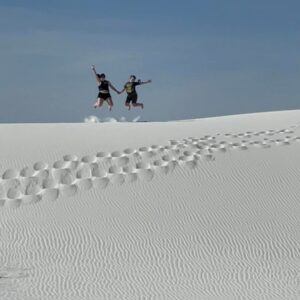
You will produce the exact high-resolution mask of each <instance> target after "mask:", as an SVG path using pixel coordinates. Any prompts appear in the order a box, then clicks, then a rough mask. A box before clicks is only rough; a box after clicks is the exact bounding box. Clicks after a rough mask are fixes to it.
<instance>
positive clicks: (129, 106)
mask: <svg viewBox="0 0 300 300" xmlns="http://www.w3.org/2000/svg"><path fill="white" fill-rule="evenodd" d="M125 106H126V107H128V110H130V108H131V105H130V102H128V101H126V102H125Z"/></svg>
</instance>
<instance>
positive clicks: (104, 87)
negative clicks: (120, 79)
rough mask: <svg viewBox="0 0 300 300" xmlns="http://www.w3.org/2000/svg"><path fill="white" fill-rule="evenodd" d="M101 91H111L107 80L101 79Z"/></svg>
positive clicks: (99, 86)
mask: <svg viewBox="0 0 300 300" xmlns="http://www.w3.org/2000/svg"><path fill="white" fill-rule="evenodd" d="M98 88H99V91H100V92H101V91H108V92H109V85H108V81H107V80H103V81H101V83H100V84H99V85H98Z"/></svg>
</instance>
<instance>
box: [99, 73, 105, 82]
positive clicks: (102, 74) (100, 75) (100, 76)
mask: <svg viewBox="0 0 300 300" xmlns="http://www.w3.org/2000/svg"><path fill="white" fill-rule="evenodd" d="M97 76H98V78H99V79H100V80H105V74H104V73H101V74H97Z"/></svg>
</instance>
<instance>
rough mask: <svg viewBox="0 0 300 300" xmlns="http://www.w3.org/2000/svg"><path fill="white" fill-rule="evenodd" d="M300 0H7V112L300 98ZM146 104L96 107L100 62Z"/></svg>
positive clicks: (188, 110)
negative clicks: (131, 79)
mask: <svg viewBox="0 0 300 300" xmlns="http://www.w3.org/2000/svg"><path fill="white" fill-rule="evenodd" d="M299 10H300V2H299V1H296V0H295V1H293V0H285V1H283V0H282V1H279V0H260V1H258V0H226V1H225V0H185V1H176V0H153V1H144V0H138V1H136V0H122V1H121V0H110V1H107V0H106V1H102V0H98V1H95V0H81V1H79V0H51V1H49V0H47V1H45V0H36V1H34V0H26V1H24V0H22V1H21V0H19V1H18V0H5V1H4V0H0V66H1V72H0V105H1V106H0V123H48V122H51V123H52V122H55V123H56V122H59V123H61V122H63V123H64V122H66V123H69V122H83V120H84V118H86V117H88V116H91V115H95V116H97V117H99V118H107V117H113V118H120V117H122V116H123V117H125V118H126V119H128V120H131V119H133V118H135V117H136V116H138V115H140V116H141V120H144V121H168V120H180V119H193V118H203V117H213V116H222V115H232V114H241V113H253V112H262V111H275V110H290V109H299V107H300V97H299V95H300V84H299V81H300V69H299V67H300V18H299ZM92 64H94V65H95V66H96V69H97V72H98V73H102V72H103V73H105V74H106V77H107V79H108V80H110V81H111V83H112V84H113V85H114V86H115V87H116V88H117V89H119V90H120V89H122V88H123V86H124V84H125V82H126V81H127V79H128V76H129V75H130V74H135V75H136V76H137V78H138V79H141V80H148V79H151V80H152V83H151V84H147V85H143V86H140V87H137V91H138V94H139V100H140V101H141V102H143V103H144V105H145V108H144V109H143V110H140V109H137V108H136V109H132V110H131V111H128V110H127V109H126V108H125V106H124V102H125V99H126V95H125V94H124V93H123V94H121V95H118V94H116V93H114V92H113V91H111V94H112V97H113V101H114V108H113V110H112V111H111V112H110V111H109V110H108V107H107V106H106V105H105V104H104V106H103V108H102V109H94V108H93V104H94V102H95V99H96V97H97V94H98V88H97V82H96V80H95V78H94V76H93V73H92V70H91V65H92Z"/></svg>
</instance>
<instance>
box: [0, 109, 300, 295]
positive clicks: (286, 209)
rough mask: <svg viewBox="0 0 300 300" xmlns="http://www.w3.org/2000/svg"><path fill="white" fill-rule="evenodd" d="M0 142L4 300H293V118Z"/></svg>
mask: <svg viewBox="0 0 300 300" xmlns="http://www.w3.org/2000/svg"><path fill="white" fill-rule="evenodd" d="M0 140H1V151H0V153H1V155H0V175H1V179H0V299H17V300H18V299H20V300H21V299H22V300H24V299H25V300H27V299H28V300H29V299H30V300H39V299H43V300H44V299H51V300H52V299H53V300H54V299H66V300H69V299H70V300H71V299H72V300H77V299H78V300H82V299H128V300H129V299H204V300H208V299H209V300H215V299H218V300H219V299H220V300H221V299H222V300H224V299H228V300H235V299H236V300H240V299H241V300H244V299H245V300H246V299H247V300H248V299H249V300H250V299H251V300H253V299H258V300H260V299H267V300H273V299H274V300H275V299H278V300H279V299H280V300H284V299H286V300H298V299H300V298H299V297H300V264H299V262H300V233H299V232H300V230H299V228H300V221H299V215H300V202H299V199H300V198H299V195H300V155H299V153H300V111H286V112H284V111H283V112H272V113H257V114H249V115H238V116H226V117H217V118H209V119H198V120H187V121H177V122H165V123H134V124H133V123H126V122H123V123H118V122H114V123H95V124H92V123H83V124H15V125H0Z"/></svg>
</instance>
